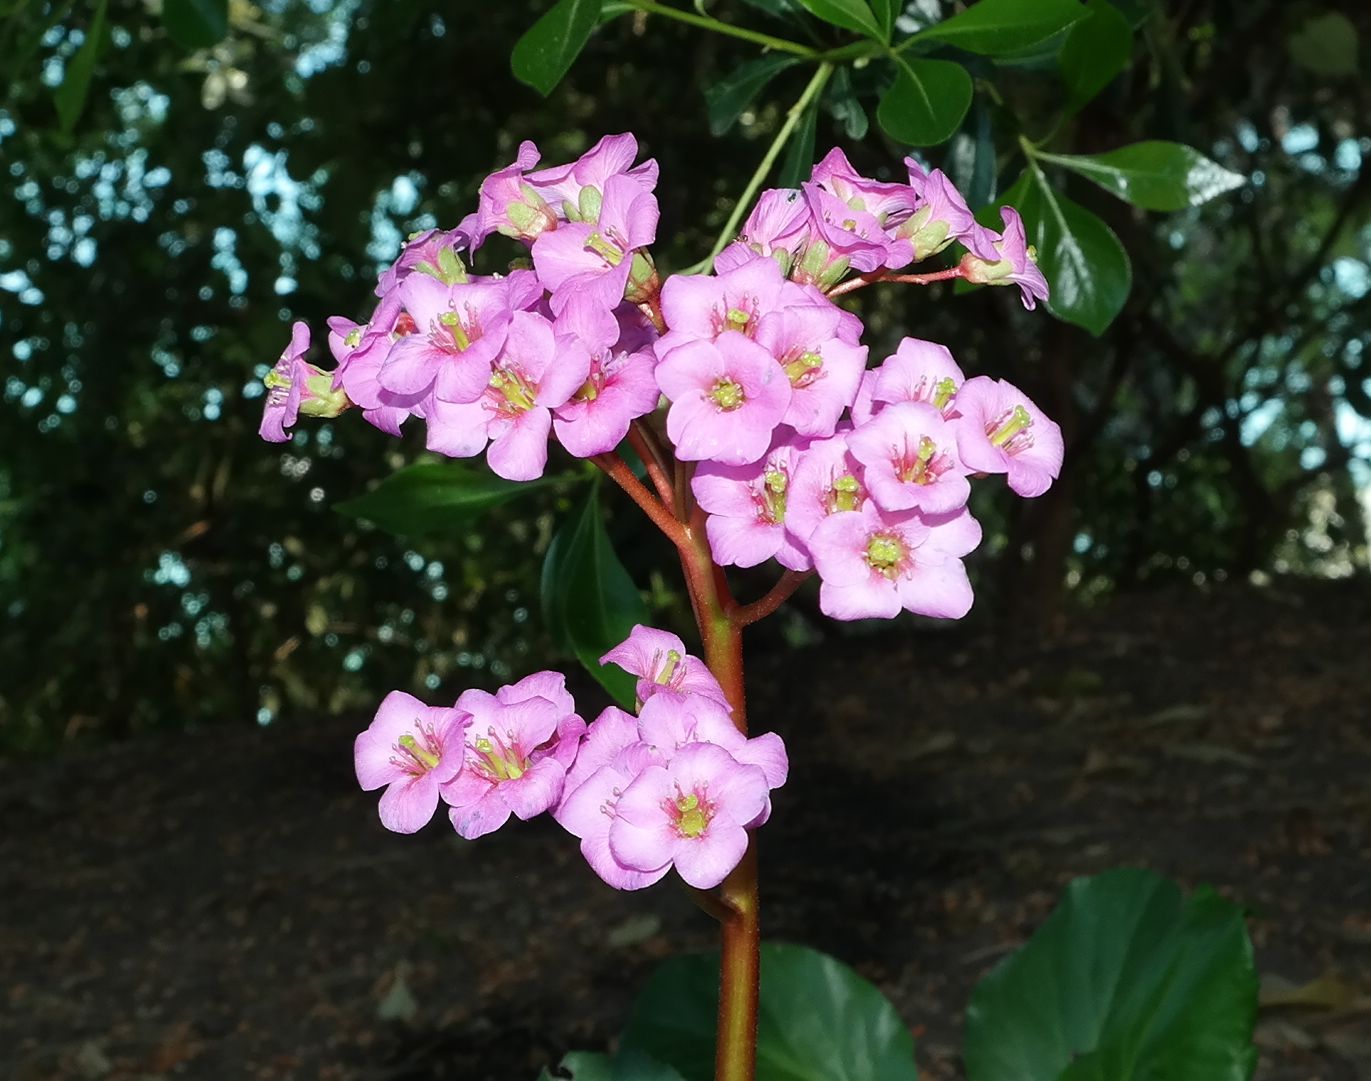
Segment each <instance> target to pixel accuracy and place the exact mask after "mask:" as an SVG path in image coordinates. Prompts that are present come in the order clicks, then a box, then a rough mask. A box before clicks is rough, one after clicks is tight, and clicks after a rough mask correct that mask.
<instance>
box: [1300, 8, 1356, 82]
mask: <svg viewBox="0 0 1371 1081" xmlns="http://www.w3.org/2000/svg"><path fill="white" fill-rule="evenodd" d="M1287 46H1288V47H1289V49H1290V57H1291V59H1292V60H1294V61H1295V63H1297V64H1299V65H1300V67H1302V68H1308V69H1309V70H1310V71H1312V72H1313V73H1314V74H1315V75H1324V76H1327V77H1328V78H1332V79H1337V78H1342V77H1344V76H1348V75H1355V74H1357V70H1358V59H1357V51H1358V41H1357V27H1356V24H1355V23H1353V22H1352V20H1351V19H1349V18H1348V17H1347V16H1346V15H1344V14H1343V13H1342V12H1340V11H1325V12H1323V13H1322V14H1320V15H1315V16H1314V17H1313V18H1312V19H1310V20H1309V21H1308V22H1306V23H1305V24H1304V25H1303V26H1301V27H1300V29H1299V30H1298V31H1297V32H1295V33H1294V34H1292V35H1291V36H1290V40H1289V42H1287Z"/></svg>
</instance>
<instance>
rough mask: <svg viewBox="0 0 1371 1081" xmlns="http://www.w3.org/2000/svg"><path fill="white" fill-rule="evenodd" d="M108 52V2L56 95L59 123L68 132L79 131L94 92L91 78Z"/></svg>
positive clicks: (98, 12) (102, 4) (99, 8)
mask: <svg viewBox="0 0 1371 1081" xmlns="http://www.w3.org/2000/svg"><path fill="white" fill-rule="evenodd" d="M104 48H105V0H100V2H99V3H98V4H97V5H96V6H95V15H94V16H93V17H92V18H91V21H90V26H88V27H87V28H86V40H85V42H84V43H83V44H82V45H81V48H80V51H78V52H77V54H76V55H75V56H73V57H72V58H71V60H70V61H69V62H68V64H67V70H66V71H65V72H64V73H63V75H62V85H61V86H59V87H58V88H57V89H56V90H55V91H54V92H53V103H54V104H55V105H56V106H57V120H58V122H59V123H60V124H61V126H62V130H63V131H64V132H70V131H71V130H72V129H73V128H74V127H76V121H77V120H79V119H80V117H81V113H82V111H83V110H84V109H85V107H86V95H87V94H88V93H89V92H90V78H91V76H92V75H93V74H94V73H95V62H96V61H97V60H99V59H100V54H101V53H102V52H103V51H104Z"/></svg>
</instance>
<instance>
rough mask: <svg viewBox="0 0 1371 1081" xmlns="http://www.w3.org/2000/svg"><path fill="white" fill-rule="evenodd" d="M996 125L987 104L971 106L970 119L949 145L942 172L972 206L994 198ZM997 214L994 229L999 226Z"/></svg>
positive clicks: (996, 167)
mask: <svg viewBox="0 0 1371 1081" xmlns="http://www.w3.org/2000/svg"><path fill="white" fill-rule="evenodd" d="M994 134H995V133H994V126H993V124H992V123H991V118H990V110H989V109H987V108H986V107H985V105H984V104H977V105H975V106H973V107H972V110H971V119H970V121H969V122H968V123H966V124H964V125H963V126H962V129H961V130H960V131H958V132H957V134H956V135H954V136H953V137H952V142H950V143H948V145H947V157H946V159H945V160H944V162H943V172H945V173H946V174H947V175H948V177H949V178H950V179H951V181H952V183H953V184H955V185H956V186H957V190H958V191H960V192H961V193H962V194H963V195H964V196H966V201H967V203H969V204H970V205H971V206H984V205H985V204H987V203H989V202H990V201H991V200H993V199H994V198H995V180H996V173H997V172H998V166H997V164H996V160H995V139H994ZM999 224H1000V219H999V217H998V215H997V216H996V218H995V220H994V223H993V225H992V227H993V228H998V227H999Z"/></svg>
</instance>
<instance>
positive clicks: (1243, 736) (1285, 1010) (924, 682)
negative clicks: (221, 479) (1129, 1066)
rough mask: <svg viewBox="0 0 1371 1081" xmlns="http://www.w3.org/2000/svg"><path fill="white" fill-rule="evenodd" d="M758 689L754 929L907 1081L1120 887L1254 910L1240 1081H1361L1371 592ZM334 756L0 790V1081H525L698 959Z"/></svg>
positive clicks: (682, 912)
mask: <svg viewBox="0 0 1371 1081" xmlns="http://www.w3.org/2000/svg"><path fill="white" fill-rule="evenodd" d="M380 690H383V689H378V692H379V691H380ZM749 693H750V698H751V703H750V704H751V712H752V716H753V719H754V727H756V728H759V729H760V728H775V729H777V730H779V731H781V732H782V733H783V734H784V735H785V737H786V739H787V742H788V744H789V746H790V749H791V758H792V775H791V780H790V782H789V784H788V785H787V786H786V787H785V788H784V789H782V790H781V791H780V792H778V793H777V798H776V801H775V814H774V817H773V819H772V821H771V823H769V824H768V825H767V827H766V828H765V830H764V831H763V833H762V835H761V858H762V875H763V904H764V929H765V932H766V934H767V936H768V937H771V938H774V939H777V940H784V941H792V942H801V943H805V944H808V945H811V946H814V947H817V948H819V949H822V950H825V951H827V952H830V953H832V954H834V955H836V956H837V957H839V958H841V959H842V960H844V961H845V962H847V963H849V964H852V965H854V966H855V967H856V968H857V969H858V970H859V971H860V972H861V973H862V974H863V975H865V976H867V977H868V978H869V979H871V980H873V981H874V982H875V983H876V984H877V985H879V986H880V987H881V989H882V990H883V991H884V992H885V993H886V994H887V995H888V996H890V998H891V999H892V1000H893V1001H894V1003H895V1004H896V1006H897V1007H898V1009H899V1010H900V1012H901V1015H902V1016H903V1017H904V1018H906V1019H907V1021H908V1023H909V1025H910V1027H911V1029H912V1030H913V1032H914V1033H915V1036H916V1039H917V1058H918V1065H919V1069H920V1074H921V1076H922V1077H924V1078H929V1079H934V1081H941V1079H953V1078H957V1077H960V1076H961V1074H960V1073H959V1069H960V1066H959V1051H958V1049H959V1044H960V1039H961V1020H962V1014H963V1010H964V1008H965V1005H966V1002H967V1000H968V997H969V995H970V991H971V988H972V986H973V985H974V983H975V981H976V980H977V979H978V978H979V977H980V976H981V975H982V974H983V973H984V972H986V971H987V970H988V969H989V968H990V967H992V966H993V965H994V964H995V963H996V962H997V961H998V960H1000V959H1001V958H1002V957H1004V956H1005V955H1006V954H1008V953H1009V952H1010V951H1012V950H1013V949H1014V948H1015V947H1016V946H1018V945H1019V944H1021V943H1022V942H1024V941H1025V940H1026V939H1027V938H1028V937H1029V935H1031V933H1032V932H1033V930H1034V928H1035V927H1037V926H1038V925H1039V924H1040V923H1041V922H1042V920H1043V919H1044V918H1045V917H1046V915H1047V914H1048V912H1049V911H1050V910H1051V908H1052V906H1053V904H1054V903H1055V899H1056V898H1057V896H1058V895H1059V893H1060V891H1061V889H1062V887H1063V886H1064V885H1065V884H1066V883H1067V882H1068V881H1070V879H1071V878H1072V877H1074V876H1077V875H1081V874H1089V873H1093V872H1096V871H1100V870H1103V869H1105V868H1108V867H1114V866H1120V865H1135V866H1146V867H1150V868H1154V869H1156V870H1157V871H1159V872H1161V873H1164V874H1166V875H1169V876H1171V877H1174V878H1175V879H1177V880H1178V881H1179V882H1181V883H1182V884H1183V885H1184V886H1186V887H1187V888H1191V887H1194V886H1197V885H1199V884H1201V883H1208V884H1211V885H1213V886H1214V887H1216V888H1217V889H1218V890H1220V891H1221V892H1222V893H1223V894H1225V895H1226V896H1228V897H1230V898H1232V899H1233V900H1235V901H1237V902H1239V903H1240V904H1242V905H1243V906H1244V907H1245V908H1246V909H1247V910H1248V912H1249V913H1250V916H1249V929H1250V931H1251V934H1252V938H1253V941H1254V943H1255V945H1256V954H1257V963H1258V968H1259V971H1260V972H1261V973H1262V977H1263V995H1264V1001H1265V1002H1266V1003H1267V1005H1266V1006H1264V1008H1263V1010H1262V1014H1261V1022H1260V1025H1259V1029H1258V1041H1259V1043H1260V1045H1261V1048H1262V1060H1261V1065H1260V1066H1259V1068H1258V1073H1257V1076H1258V1078H1260V1079H1261V1081H1353V1079H1356V1078H1367V1077H1371V597H1368V595H1367V594H1366V593H1365V592H1364V591H1362V590H1360V589H1359V588H1357V587H1353V586H1350V585H1349V584H1347V583H1304V584H1298V585H1278V586H1276V587H1272V588H1267V589H1256V588H1253V587H1248V586H1236V585H1234V586H1228V587H1225V588H1221V589H1216V590H1214V591H1212V592H1208V593H1198V592H1161V593H1156V594H1151V595H1146V596H1137V597H1127V598H1119V599H1116V600H1114V601H1112V602H1110V603H1109V604H1107V605H1103V606H1101V607H1099V608H1097V609H1093V610H1088V611H1085V612H1082V613H1079V614H1077V615H1075V616H1073V617H1072V618H1071V619H1070V620H1069V621H1065V622H1063V623H1062V625H1061V626H1060V627H1059V628H1057V629H1056V630H1055V631H1052V632H1049V633H1044V634H1042V635H1040V636H1037V637H1034V638H1027V637H1018V638H1014V639H1009V640H1006V639H1005V638H1003V637H997V636H992V635H988V634H986V635H980V634H972V633H969V632H967V631H964V630H961V629H950V630H949V629H934V628H913V627H904V628H902V629H900V630H897V631H893V632H892V633H890V634H886V635H880V636H870V637H863V638H860V639H853V640H846V641H841V642H837V643H829V644H825V645H821V646H816V647H811V648H808V649H805V650H801V651H796V652H786V653H780V652H778V653H773V654H771V655H769V656H764V657H762V658H760V659H757V660H755V661H754V662H753V663H752V668H751V670H750V672H749ZM591 708H593V707H591ZM356 727H357V726H356V724H354V723H353V722H352V721H348V720H337V719H334V720H328V721H318V722H313V723H309V724H289V725H282V726H280V727H277V728H271V729H265V730H262V729H257V728H256V727H255V726H252V725H250V724H246V723H245V724H225V725H224V726H222V727H220V728H218V729H216V730H212V731H205V732H198V733H189V734H184V735H176V736H165V737H161V738H140V739H137V740H133V741H130V742H126V743H122V744H118V745H112V746H106V747H99V748H85V749H81V750H79V751H73V752H71V753H69V754H67V755H65V756H62V757H60V758H56V759H52V760H47V761H41V762H32V761H10V762H0V823H2V824H3V825H2V826H0V996H3V997H0V1003H3V1009H0V1077H3V1078H6V1079H13V1081H54V1079H68V1078H71V1079H81V1081H100V1079H109V1081H126V1079H127V1081H133V1079H138V1081H155V1079H160V1078H206V1079H220V1078H223V1079H230V1081H238V1079H244V1081H246V1079H258V1081H286V1079H295V1078H299V1079H316V1078H317V1079H321V1081H330V1079H336V1081H352V1079H357V1081H400V1079H406V1081H410V1079H412V1081H420V1079H429V1078H434V1079H437V1078H444V1079H448V1078H451V1079H462V1081H485V1079H490V1081H533V1078H535V1077H536V1076H537V1074H538V1071H539V1069H540V1068H541V1067H542V1066H544V1065H545V1064H548V1063H552V1062H555V1061H557V1060H558V1059H559V1058H560V1056H561V1055H562V1054H563V1053H564V1052H565V1051H566V1050H568V1049H575V1048H589V1049H603V1048H605V1047H606V1046H608V1045H609V1044H610V1041H612V1039H613V1036H614V1033H615V1031H616V1029H617V1028H618V1027H619V1026H620V1025H621V1024H622V1022H623V1019H624V1017H625V1016H626V1013H627V1011H628V1007H629V1004H630V1002H631V1000H632V996H633V993H634V990H635V988H637V987H640V986H641V985H642V984H643V982H644V981H645V980H646V978H647V976H648V974H649V973H650V972H651V970H652V968H653V966H654V965H655V964H656V963H657V962H659V961H660V960H662V959H664V958H666V957H669V956H671V955H673V954H674V953H677V952H679V951H681V950H684V949H694V948H702V947H707V946H708V945H710V944H711V942H712V940H713V934H712V926H711V924H710V922H709V921H708V919H707V917H705V916H704V915H702V914H701V913H700V912H699V910H697V909H696V908H695V907H694V906H693V905H692V904H691V903H690V901H689V900H688V899H687V898H686V896H685V895H684V892H683V891H681V890H678V889H675V888H673V887H672V886H671V884H670V883H669V882H666V883H662V884H661V885H659V886H657V887H654V888H653V889H651V890H649V891H646V892H643V893H639V894H621V893H616V892H615V891H613V890H610V889H608V888H607V887H605V886H603V885H602V884H601V883H600V882H599V881H598V879H596V878H595V877H594V876H593V875H592V874H591V872H590V871H589V870H588V869H587V868H586V867H585V866H584V864H583V863H582V862H581V860H580V856H579V853H578V852H577V850H576V847H575V843H574V841H573V840H572V839H570V838H568V837H567V836H566V835H565V834H562V833H561V832H560V830H559V829H558V828H557V827H556V825H555V824H553V823H551V822H550V821H541V822H533V823H528V824H521V825H515V826H513V827H507V828H506V829H504V830H501V831H500V832H499V833H498V834H496V835H494V836H492V837H489V838H486V839H484V840H482V841H481V842H478V843H475V844H469V843H466V842H463V841H461V840H460V839H459V838H457V837H456V836H455V835H453V834H452V833H451V831H450V830H449V829H447V828H446V825H445V823H444V822H442V821H441V820H440V821H439V822H437V823H435V825H434V826H431V827H430V828H429V829H428V830H426V831H424V832H423V833H421V834H419V835H417V836H414V837H408V838H405V837H396V836H393V835H390V834H387V833H386V832H385V831H384V830H383V829H382V828H381V827H380V825H379V823H378V822H377V820H376V817H375V807H374V800H373V798H372V797H371V796H368V795H365V794H363V793H360V792H359V791H358V790H357V788H356V785H355V782H354V781H353V778H352V773H351V755H350V749H351V741H352V736H353V734H354V733H355V731H356Z"/></svg>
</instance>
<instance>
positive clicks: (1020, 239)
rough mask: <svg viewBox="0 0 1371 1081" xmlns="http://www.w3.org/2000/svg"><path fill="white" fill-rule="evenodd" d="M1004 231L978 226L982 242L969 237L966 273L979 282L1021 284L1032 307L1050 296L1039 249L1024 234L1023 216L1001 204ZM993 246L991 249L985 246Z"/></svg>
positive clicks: (1026, 304)
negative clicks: (1039, 256) (1039, 259)
mask: <svg viewBox="0 0 1371 1081" xmlns="http://www.w3.org/2000/svg"><path fill="white" fill-rule="evenodd" d="M1000 220H1001V221H1003V222H1004V233H1003V234H1002V235H996V233H995V231H994V230H993V229H985V228H983V227H981V226H977V227H976V228H977V230H979V232H978V233H976V237H977V239H978V241H979V243H974V244H973V242H972V240H970V239H968V240H967V241H966V243H967V247H968V248H971V251H969V252H967V254H966V255H964V256H962V263H961V266H962V274H963V276H964V277H965V278H966V280H967V281H969V282H975V283H976V284H977V285H1017V286H1018V287H1019V295H1020V297H1021V298H1022V300H1023V306H1024V307H1025V308H1027V309H1028V310H1029V311H1032V310H1033V309H1034V308H1035V307H1037V304H1038V301H1039V300H1046V299H1047V298H1048V288H1047V279H1046V278H1044V277H1043V272H1042V271H1041V270H1039V269H1038V252H1037V249H1035V248H1034V247H1032V246H1031V245H1030V244H1029V243H1028V240H1027V238H1026V237H1025V236H1024V231H1023V219H1022V218H1020V217H1019V212H1018V211H1017V210H1015V209H1014V208H1013V207H1012V206H1006V207H1001V208H1000ZM986 248H989V249H990V250H989V251H986V250H985V249H986Z"/></svg>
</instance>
